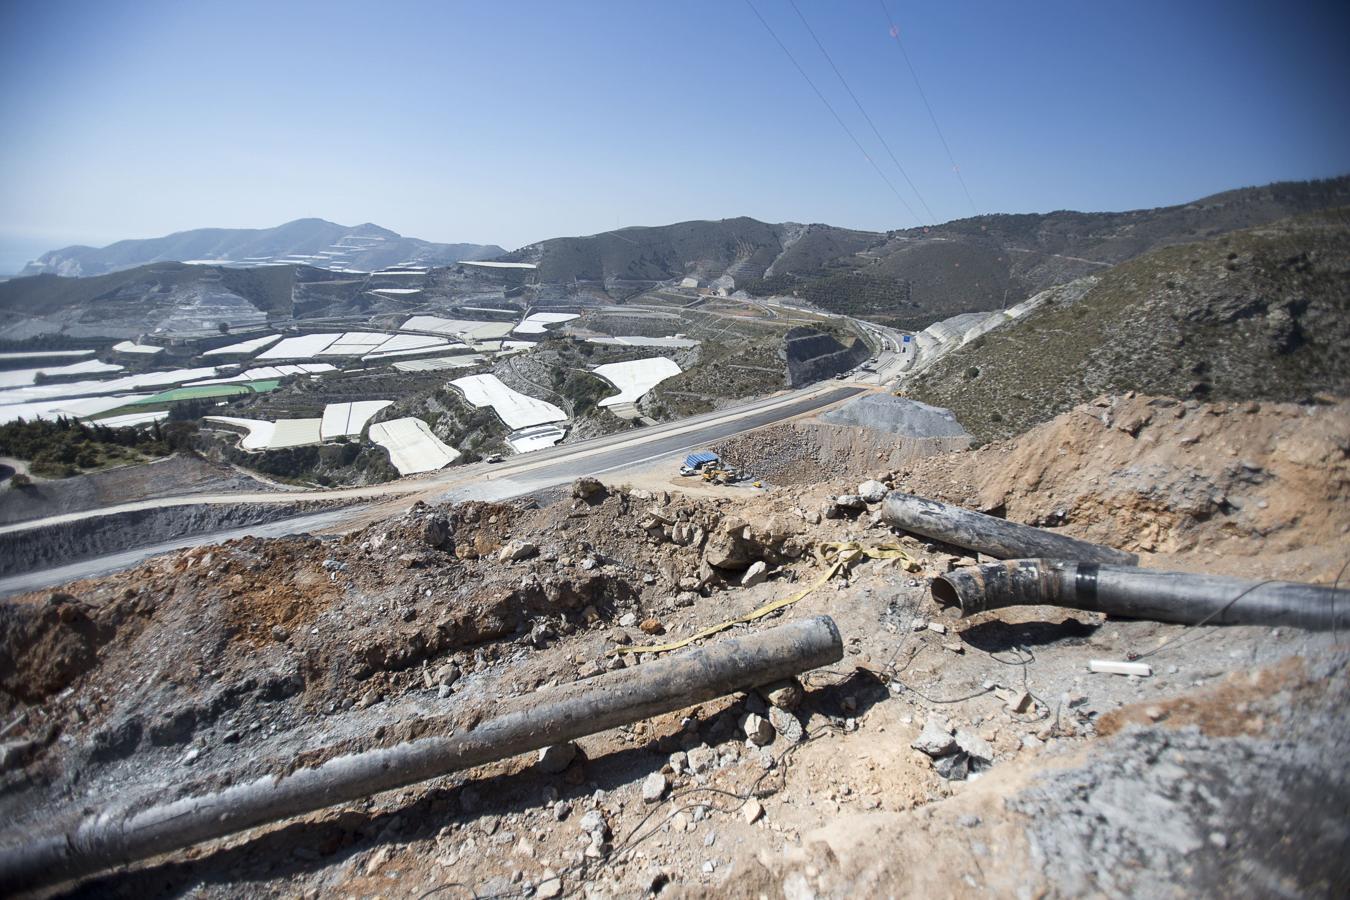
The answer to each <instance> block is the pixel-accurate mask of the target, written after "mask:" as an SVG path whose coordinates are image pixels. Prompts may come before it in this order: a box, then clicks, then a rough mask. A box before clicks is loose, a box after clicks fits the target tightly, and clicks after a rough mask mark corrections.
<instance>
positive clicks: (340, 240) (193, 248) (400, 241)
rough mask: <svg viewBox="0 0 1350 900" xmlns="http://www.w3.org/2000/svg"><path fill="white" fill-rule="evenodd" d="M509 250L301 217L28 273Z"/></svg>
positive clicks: (78, 254)
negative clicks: (196, 262) (203, 262)
mask: <svg viewBox="0 0 1350 900" xmlns="http://www.w3.org/2000/svg"><path fill="white" fill-rule="evenodd" d="M503 252H505V251H503V250H502V248H501V247H498V246H496V245H494V244H486V245H484V244H435V243H431V242H430V241H423V240H418V239H417V238H409V237H404V236H402V235H400V234H397V233H396V232H393V231H390V230H389V229H387V228H381V227H380V226H378V225H372V224H370V223H366V224H364V225H357V226H355V227H352V226H347V225H338V224H336V223H333V222H328V221H325V220H324V219H296V220H295V221H294V222H287V223H286V224H285V225H278V226H277V227H275V228H196V229H193V230H191V231H179V232H176V233H174V234H170V235H166V236H165V237H159V238H149V239H146V240H131V241H118V242H117V243H115V244H109V245H108V246H107V247H100V248H95V247H81V246H75V247H65V248H63V249H61V250H52V251H51V252H49V253H44V254H43V255H42V256H41V257H39V258H38V259H37V260H35V261H34V262H32V263H30V264H29V265H28V266H27V267H26V268H25V269H24V270H23V271H22V272H21V273H20V274H21V275H40V274H46V273H49V274H55V275H70V276H86V277H87V276H90V275H102V274H105V273H107V272H115V271H117V270H119V269H130V268H134V267H136V266H142V265H145V264H146V263H153V262H188V261H192V260H211V261H213V262H220V261H224V260H228V261H232V262H236V263H237V262H245V261H249V260H254V261H260V260H269V261H275V262H279V261H281V260H282V259H284V258H285V257H288V256H295V257H301V256H303V257H306V258H308V259H309V261H310V262H311V263H312V264H314V265H318V266H324V267H331V266H338V267H342V268H353V269H360V270H362V271H371V270H373V269H380V268H384V267H385V266H394V265H399V264H400V263H407V262H416V263H420V264H423V265H446V264H448V263H452V262H458V261H459V260H461V259H491V258H492V257H494V256H498V255H500V254H501V253H503Z"/></svg>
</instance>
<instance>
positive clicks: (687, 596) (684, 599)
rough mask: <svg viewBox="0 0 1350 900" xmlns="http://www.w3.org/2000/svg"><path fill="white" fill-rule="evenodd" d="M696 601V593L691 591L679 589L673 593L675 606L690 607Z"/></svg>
mask: <svg viewBox="0 0 1350 900" xmlns="http://www.w3.org/2000/svg"><path fill="white" fill-rule="evenodd" d="M697 602H698V594H695V593H694V592H693V591H680V592H679V593H678V594H676V595H675V605H676V606H677V607H686V608H687V607H690V606H693V605H694V604H695V603H697Z"/></svg>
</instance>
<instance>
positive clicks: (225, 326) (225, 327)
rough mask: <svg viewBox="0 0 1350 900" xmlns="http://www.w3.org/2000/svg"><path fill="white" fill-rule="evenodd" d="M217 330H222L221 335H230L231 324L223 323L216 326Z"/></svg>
mask: <svg viewBox="0 0 1350 900" xmlns="http://www.w3.org/2000/svg"><path fill="white" fill-rule="evenodd" d="M216 328H218V329H220V333H221V334H229V333H230V323H229V322H221V323H220V324H219V325H217V326H216Z"/></svg>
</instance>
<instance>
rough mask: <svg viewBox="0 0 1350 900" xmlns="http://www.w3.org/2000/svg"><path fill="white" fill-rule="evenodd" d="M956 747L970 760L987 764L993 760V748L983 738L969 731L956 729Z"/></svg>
mask: <svg viewBox="0 0 1350 900" xmlns="http://www.w3.org/2000/svg"><path fill="white" fill-rule="evenodd" d="M956 746H957V747H960V748H961V750H962V752H964V753H965V754H966V755H967V756H970V757H971V758H972V759H975V760H977V761H979V762H983V763H989V762H992V761H993V759H994V748H993V747H992V746H991V745H990V744H989V742H988V741H986V740H985V739H984V738H982V737H980V736H979V735H978V734H975V733H974V732H971V731H965V730H964V729H959V728H958V729H957V731H956Z"/></svg>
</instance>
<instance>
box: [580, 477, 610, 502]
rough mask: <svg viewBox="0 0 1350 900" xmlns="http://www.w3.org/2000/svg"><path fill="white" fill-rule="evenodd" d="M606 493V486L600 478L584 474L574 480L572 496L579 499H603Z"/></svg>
mask: <svg viewBox="0 0 1350 900" xmlns="http://www.w3.org/2000/svg"><path fill="white" fill-rule="evenodd" d="M605 493H606V491H605V486H604V484H602V483H601V481H600V479H598V478H592V477H591V476H589V475H583V476H582V477H580V478H578V479H577V480H576V481H574V482H572V496H573V497H576V498H577V499H578V500H601V499H604V496H605Z"/></svg>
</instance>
